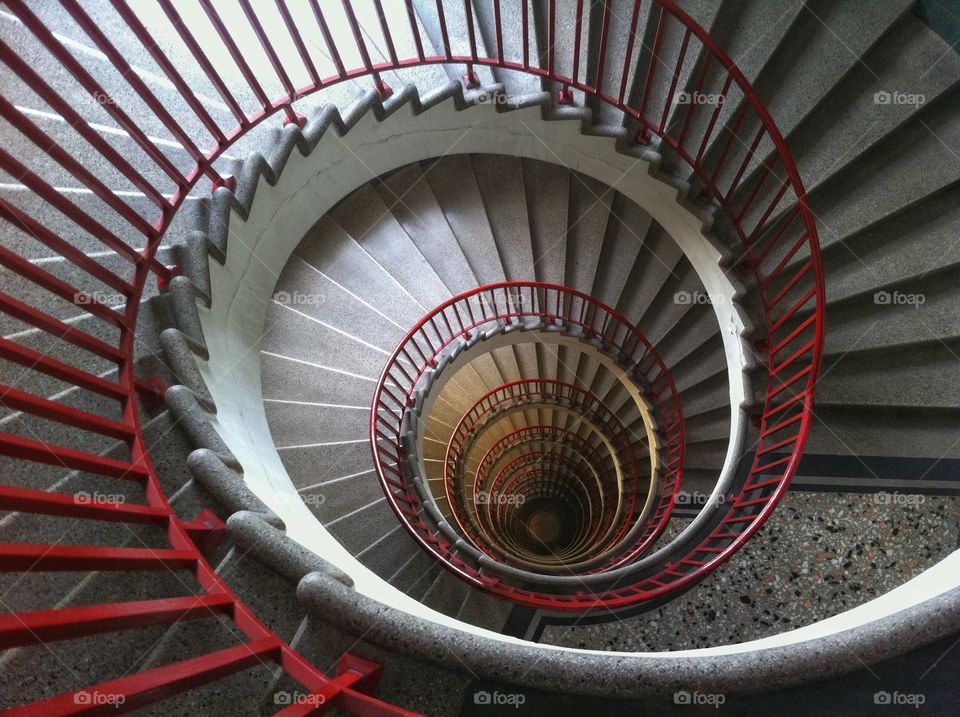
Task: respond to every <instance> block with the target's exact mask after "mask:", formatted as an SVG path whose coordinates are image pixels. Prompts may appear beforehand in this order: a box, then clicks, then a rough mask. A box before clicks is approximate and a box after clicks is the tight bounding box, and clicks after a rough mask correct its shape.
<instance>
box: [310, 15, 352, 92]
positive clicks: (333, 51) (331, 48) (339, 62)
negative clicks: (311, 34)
mask: <svg viewBox="0 0 960 717" xmlns="http://www.w3.org/2000/svg"><path fill="white" fill-rule="evenodd" d="M310 8H311V9H312V10H313V17H314V19H315V20H316V21H317V26H318V27H319V28H320V34H321V35H323V41H324V43H326V45H327V51H328V52H329V53H330V58H331V59H332V60H333V65H334V67H336V68H337V77H346V76H347V70H346V68H345V67H344V64H343V58H342V57H341V56H340V51H339V50H338V49H337V43H336V42H334V41H333V34H332V33H331V32H330V25H329V24H328V23H327V18H326V16H325V15H324V14H323V10H321V9H320V5H319V3H318V1H317V0H310Z"/></svg>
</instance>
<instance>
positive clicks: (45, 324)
mask: <svg viewBox="0 0 960 717" xmlns="http://www.w3.org/2000/svg"><path fill="white" fill-rule="evenodd" d="M0 311H3V312H4V313H6V314H9V315H10V316H13V317H14V318H16V319H19V320H20V321H23V322H24V323H27V324H30V325H31V326H34V327H35V328H38V329H40V330H41V331H45V332H47V333H48V334H50V335H52V336H55V337H57V338H60V339H63V340H64V341H69V342H70V343H72V344H73V345H75V346H79V347H80V348H82V349H83V350H85V351H89V352H90V353H92V354H95V355H97V356H100V357H102V358H105V359H107V360H108V361H114V362H119V361H122V360H123V359H124V355H123V352H122V351H121V350H120V349H119V348H116V347H113V346H111V345H110V344H107V343H105V342H103V341H101V340H100V339H97V338H94V337H93V336H91V335H90V334H88V333H86V332H85V331H81V330H80V329H78V328H76V327H75V326H71V325H70V324H67V323H65V322H63V321H60V319H57V318H54V317H53V316H50V315H49V314H47V313H45V312H43V311H40V310H39V309H35V308H33V307H32V306H30V305H29V304H25V303H24V302H22V301H19V300H17V299H14V298H13V297H12V296H8V295H7V294H4V293H3V292H0Z"/></svg>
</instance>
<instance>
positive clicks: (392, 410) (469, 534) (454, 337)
mask: <svg viewBox="0 0 960 717" xmlns="http://www.w3.org/2000/svg"><path fill="white" fill-rule="evenodd" d="M531 322H532V323H531ZM514 323H520V324H522V325H524V326H525V327H527V328H531V329H535V330H538V329H541V328H546V327H548V326H549V327H551V328H553V329H561V330H565V331H568V332H573V333H574V334H576V335H579V336H580V337H581V338H582V340H584V341H592V342H594V343H595V344H596V345H598V346H600V347H601V350H602V351H605V352H606V353H607V354H608V355H610V356H615V357H616V363H617V365H618V366H621V367H625V371H624V374H625V376H626V378H625V379H622V380H626V381H630V382H632V383H635V384H637V385H638V390H639V392H640V394H641V395H642V396H643V397H644V400H645V401H646V402H647V403H648V408H649V409H650V413H651V416H652V419H653V420H654V422H655V425H654V426H652V427H651V429H652V430H655V431H656V435H657V437H658V445H654V446H650V447H649V449H650V450H652V451H658V455H661V456H662V458H661V460H659V461H658V463H659V464H660V466H661V467H660V470H659V471H658V474H657V475H656V476H654V477H653V478H654V479H655V480H657V481H658V482H659V490H658V493H657V499H656V501H655V503H654V505H653V509H652V512H651V514H650V516H648V517H647V518H644V520H645V521H646V522H645V523H644V529H643V530H642V532H641V533H640V534H639V536H634V538H635V539H634V540H632V541H631V544H630V545H626V546H621V545H620V544H619V540H620V539H622V538H624V537H625V536H626V535H627V533H629V532H631V530H632V529H633V523H632V522H631V520H630V518H631V517H632V516H633V515H634V510H635V503H636V478H634V479H633V483H632V485H631V486H630V488H629V489H628V490H627V491H626V497H627V498H628V500H629V501H630V503H629V507H628V508H627V510H626V513H625V515H626V519H625V520H624V521H623V523H622V524H621V525H619V526H618V530H617V532H616V533H615V534H614V535H613V536H611V537H610V543H609V545H608V546H607V547H608V549H609V548H611V547H617V548H620V550H618V552H617V553H616V554H615V555H611V556H610V559H609V560H606V559H605V561H604V562H601V563H600V565H596V564H593V563H591V564H590V565H589V569H588V570H587V572H590V573H603V572H605V571H608V570H612V569H615V568H617V567H621V566H623V565H625V564H627V563H629V562H630V561H632V560H633V559H635V558H636V557H637V556H638V555H640V554H642V553H643V552H644V551H645V550H646V549H647V548H648V547H649V546H650V545H651V544H653V542H654V541H655V540H656V539H657V537H659V535H660V534H661V533H662V531H663V529H664V528H665V527H666V523H667V521H668V520H669V517H670V513H671V511H672V508H673V505H674V502H675V499H676V493H677V491H678V490H679V481H680V475H681V471H682V469H683V451H684V430H683V412H682V409H681V406H680V399H679V396H678V395H677V391H676V388H675V386H674V384H673V379H672V377H671V376H670V372H669V371H668V370H667V367H666V365H665V364H664V363H663V360H662V359H661V358H660V356H659V355H658V354H657V352H656V351H655V350H654V349H653V347H652V346H651V345H650V343H649V342H648V341H647V340H646V338H644V337H643V335H642V334H640V332H639V331H637V329H636V327H634V326H633V325H632V324H631V323H630V322H629V321H627V320H626V319H625V318H624V317H623V316H622V315H620V314H619V313H618V312H617V311H616V310H615V309H613V308H611V307H610V306H607V305H606V304H604V303H603V302H600V301H598V300H597V299H595V298H593V297H591V296H589V295H588V294H585V293H583V292H580V291H576V290H574V289H571V288H569V287H565V286H561V285H559V284H548V283H543V282H520V281H518V282H503V283H500V284H491V285H488V286H481V287H477V288H476V289H472V290H470V291H467V292H464V293H462V294H460V295H458V296H455V297H452V298H450V299H448V300H447V301H445V302H444V303H442V304H440V305H439V306H437V307H436V308H435V309H433V310H432V311H430V312H429V313H428V314H427V315H425V316H424V317H423V318H422V319H420V321H418V322H417V323H416V324H415V325H414V326H413V327H412V328H411V329H410V330H409V331H408V332H407V334H406V335H405V336H404V338H403V339H402V340H401V341H400V343H399V344H398V345H397V347H396V349H394V351H393V353H392V354H391V356H390V358H389V359H388V361H387V364H386V366H385V367H384V369H383V372H382V373H381V375H380V379H379V381H378V382H377V389H376V391H375V393H374V399H373V405H372V408H371V412H370V441H371V447H372V449H373V453H374V463H375V466H376V469H377V474H378V476H379V477H380V481H381V483H382V485H383V487H384V491H385V494H386V496H387V500H388V503H389V504H390V506H391V507H392V508H393V510H394V512H395V513H396V515H397V516H398V518H399V519H400V521H401V523H402V524H403V525H404V526H405V527H406V529H407V531H408V533H409V534H410V535H411V536H412V537H413V538H414V539H415V540H416V541H417V542H418V543H419V544H420V545H421V547H423V549H424V550H427V551H428V552H430V553H431V554H432V555H433V556H434V557H435V558H436V559H437V560H438V561H439V562H440V563H441V564H442V565H443V566H444V567H446V568H447V569H448V570H450V571H451V572H453V573H454V574H455V575H457V576H458V577H460V578H461V579H463V580H466V581H467V582H470V583H471V584H473V585H475V586H477V587H481V588H482V589H485V590H487V591H489V592H492V593H495V594H498V595H501V596H504V597H508V598H509V599H511V600H515V601H520V602H527V603H529V604H538V605H550V604H556V605H557V606H558V609H574V608H571V603H570V602H569V596H567V595H559V596H558V595H557V594H556V592H555V590H556V589H557V586H556V584H554V583H549V582H544V583H543V589H539V590H534V589H530V588H527V587H522V588H521V587H519V585H516V584H514V583H513V582H510V581H504V580H499V579H497V580H491V579H489V578H488V577H487V576H486V575H485V574H483V573H482V569H483V566H482V565H481V563H480V562H478V560H477V558H476V555H475V554H473V553H471V552H470V550H468V549H465V548H464V547H463V546H462V545H461V544H460V543H455V542H451V541H450V540H449V539H448V538H447V536H446V535H445V534H444V531H443V528H442V526H440V525H439V524H434V521H433V519H431V517H430V513H429V510H428V509H426V508H425V506H424V504H423V501H424V500H426V498H425V497H424V498H421V495H420V489H419V488H418V484H417V477H416V476H414V475H411V474H410V469H409V467H408V464H407V459H408V458H409V457H410V453H409V449H408V447H407V445H406V443H405V441H406V440H407V438H406V435H405V431H406V430H407V426H406V423H405V419H406V418H407V417H408V416H409V415H411V414H410V410H411V409H414V408H415V406H416V403H417V400H418V399H417V395H418V392H419V391H420V390H421V389H422V388H424V387H425V386H426V385H427V384H428V383H429V376H428V372H431V371H433V370H434V369H436V368H437V367H438V366H439V363H440V361H442V360H443V356H444V355H445V354H446V353H448V352H449V351H450V349H451V347H452V346H454V345H457V344H459V343H462V342H469V341H470V340H471V339H472V338H473V337H474V335H478V334H480V333H481V332H486V331H487V330H488V329H490V328H492V327H502V328H508V327H510V326H511V325H512V324H514ZM528 395H529V396H547V395H549V396H550V397H551V398H552V399H554V398H559V399H560V400H564V401H574V402H575V403H577V402H578V403H577V405H579V406H580V411H581V412H583V411H588V410H590V411H592V410H602V411H603V412H604V415H605V416H606V418H604V419H603V421H602V422H605V423H608V424H610V427H611V428H610V431H611V432H612V433H613V434H614V435H622V434H623V431H622V429H618V428H617V427H616V426H617V424H618V423H619V421H618V419H616V417H615V415H614V414H613V413H612V412H611V411H609V409H606V408H605V407H604V406H603V404H602V402H601V401H599V400H598V399H596V397H593V396H591V395H590V394H589V392H586V391H584V390H583V389H580V388H578V387H576V386H573V385H571V384H565V383H563V382H560V381H555V380H552V379H527V380H523V381H518V382H515V383H512V384H505V385H504V386H501V387H498V388H496V389H494V390H492V391H490V392H489V393H488V394H486V395H485V396H483V397H481V398H480V399H479V400H478V401H477V402H476V403H475V404H474V406H473V407H472V408H471V409H470V410H468V411H467V412H466V413H465V414H464V416H463V418H462V419H461V420H460V422H459V423H458V425H457V426H456V427H455V429H454V431H453V434H452V437H451V439H450V441H449V442H448V450H447V455H446V458H445V460H444V465H445V466H446V467H447V468H446V470H445V481H444V485H445V492H446V493H447V496H446V497H447V502H448V504H449V506H450V508H451V510H452V511H453V513H452V515H453V517H454V519H455V521H456V522H457V526H458V527H459V534H460V536H462V537H466V538H468V539H470V540H472V541H473V542H474V546H473V547H474V549H476V550H481V551H483V547H482V546H483V543H482V542H481V541H479V540H478V538H477V535H476V533H475V532H474V531H471V530H469V529H468V525H469V521H468V520H464V519H463V518H464V516H463V514H461V513H460V512H459V509H458V501H457V500H455V499H454V495H453V491H452V487H453V484H452V483H451V481H452V480H453V476H454V473H455V470H456V469H455V466H456V464H457V462H458V461H459V451H460V450H461V449H462V445H463V441H465V440H466V438H467V437H468V436H470V435H472V434H473V433H474V432H475V430H476V424H477V422H478V421H479V420H480V419H481V418H482V417H485V416H489V415H491V413H492V412H493V411H494V410H495V409H496V408H497V407H498V406H500V405H501V404H512V403H515V402H516V401H517V400H519V399H521V398H524V397H525V396H526V397H529V396H528ZM591 402H592V403H591ZM591 405H592V406H593V408H590V406H591ZM415 413H416V411H414V415H415ZM631 443H632V442H629V441H628V445H627V446H625V448H626V449H627V451H628V453H627V454H626V455H627V456H628V458H627V460H626V461H625V462H624V464H625V465H626V466H627V468H628V470H634V469H632V468H631V466H633V465H634V464H635V459H634V458H633V457H632V451H633V448H632V445H631ZM451 466H454V471H451V470H450V467H451ZM634 475H636V474H634ZM598 552H601V551H599V550H598ZM601 554H602V552H601ZM527 577H528V578H529V577H530V576H527ZM526 582H528V581H527V580H525V581H524V583H525V584H526ZM569 587H570V586H567V585H563V586H561V589H563V590H565V589H568V588H569ZM576 591H577V592H578V593H579V596H578V597H577V598H576V601H577V602H576V607H575V609H582V606H583V605H584V604H588V605H589V606H591V607H596V606H597V605H598V604H603V602H604V601H605V600H607V599H619V596H618V595H612V596H610V595H604V594H602V592H600V593H597V594H595V595H593V596H585V595H584V591H583V586H582V585H578V586H577V588H576ZM558 598H562V599H558ZM634 599H640V598H634Z"/></svg>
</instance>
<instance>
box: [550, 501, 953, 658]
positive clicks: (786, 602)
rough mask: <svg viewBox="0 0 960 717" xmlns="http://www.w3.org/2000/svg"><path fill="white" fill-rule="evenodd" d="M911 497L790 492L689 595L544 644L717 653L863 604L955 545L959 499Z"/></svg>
mask: <svg viewBox="0 0 960 717" xmlns="http://www.w3.org/2000/svg"><path fill="white" fill-rule="evenodd" d="M910 498H911V500H907V499H906V496H894V497H892V498H891V497H890V496H889V495H886V494H876V495H875V494H851V493H808V492H791V493H788V494H787V495H786V496H785V497H784V500H783V502H782V503H781V504H780V506H779V507H778V508H777V510H776V512H775V513H774V515H773V517H771V518H770V520H769V521H768V522H767V523H766V525H764V527H763V528H762V529H761V531H760V532H759V533H758V534H757V535H756V536H755V537H754V538H752V539H751V540H750V541H749V542H748V543H747V545H746V546H745V547H744V548H743V549H742V550H741V551H740V552H739V553H737V555H735V556H734V557H733V558H732V559H731V560H730V561H729V562H727V563H726V564H725V565H723V566H722V567H720V568H719V569H718V570H717V571H716V572H715V573H714V574H713V575H712V576H710V577H708V578H707V579H706V580H704V581H703V582H701V583H699V584H698V585H697V586H695V587H694V588H693V589H692V590H690V591H689V592H687V593H685V594H684V595H683V596H682V597H680V598H678V599H677V600H675V601H673V602H671V603H669V604H667V605H665V606H663V607H661V608H658V609H657V610H654V611H651V612H649V613H645V614H642V615H638V616H634V617H631V618H628V619H625V620H622V621H619V622H613V623H605V624H600V625H577V626H565V625H564V626H561V625H553V626H548V627H547V628H546V629H545V630H544V633H543V636H542V638H541V642H544V643H546V644H551V645H559V646H563V647H579V648H592V649H606V650H624V651H663V650H682V649H691V648H698V647H710V646H714V645H721V644H729V643H738V642H745V641H747V640H753V639H756V638H760V637H766V636H768V635H774V634H777V633H781V632H784V631H786V630H790V629H793V628H797V627H801V626H803V625H808V624H810V623H812V622H816V621H817V620H821V619H823V618H827V617H830V616H832V615H835V614H837V613H840V612H843V611H844V610H847V609H849V608H852V607H856V606H857V605H860V604H862V603H865V602H867V601H869V600H872V599H873V598H875V597H877V596H879V595H882V594H883V593H886V592H888V591H890V590H892V589H893V588H895V587H897V586H899V585H901V584H902V583H904V582H906V581H907V580H910V579H911V578H913V577H915V576H916V575H918V574H919V573H921V572H922V571H923V570H925V569H926V568H928V567H930V566H931V565H933V564H935V563H937V562H938V561H939V560H941V559H942V558H944V557H946V556H947V555H948V554H949V553H950V552H952V551H953V550H955V549H956V548H957V544H958V535H960V498H957V497H943V496H911V497H910ZM671 522H674V521H671ZM685 523H686V521H685V522H684V524H685ZM682 527H683V525H680V526H671V533H675V532H679V530H680V529H682Z"/></svg>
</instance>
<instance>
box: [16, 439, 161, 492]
mask: <svg viewBox="0 0 960 717" xmlns="http://www.w3.org/2000/svg"><path fill="white" fill-rule="evenodd" d="M0 456H10V457H11V458H20V459H22V460H28V461H33V462H35V463H45V464H47V465H52V466H57V467H60V468H70V469H73V470H78V471H85V472H87V473H96V474H97V475H102V476H107V477H109V478H124V479H126V480H135V481H142V480H145V479H146V478H147V477H148V476H149V469H148V468H147V467H146V466H144V465H138V464H137V462H136V461H131V462H130V463H126V462H124V461H119V460H116V459H114V458H106V457H104V456H98V455H94V454H92V453H85V452H83V451H78V450H76V449H73V448H65V447H64V446H55V445H51V444H49V443H44V442H42V441H37V440H34V439H32V438H25V437H23V436H14V435H11V434H9V433H0Z"/></svg>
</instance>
